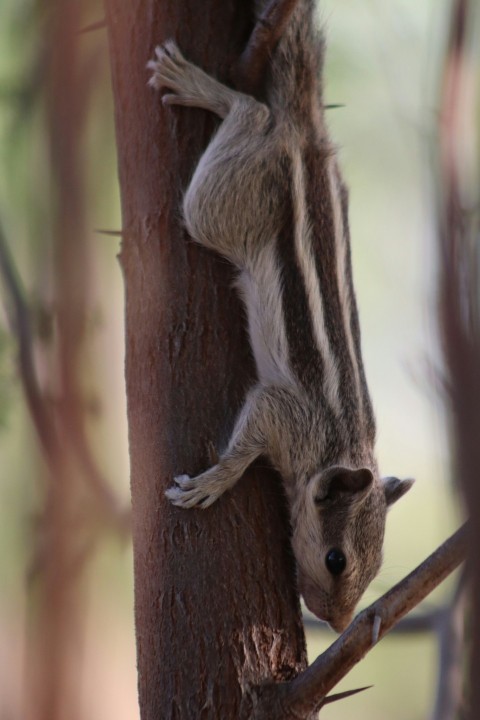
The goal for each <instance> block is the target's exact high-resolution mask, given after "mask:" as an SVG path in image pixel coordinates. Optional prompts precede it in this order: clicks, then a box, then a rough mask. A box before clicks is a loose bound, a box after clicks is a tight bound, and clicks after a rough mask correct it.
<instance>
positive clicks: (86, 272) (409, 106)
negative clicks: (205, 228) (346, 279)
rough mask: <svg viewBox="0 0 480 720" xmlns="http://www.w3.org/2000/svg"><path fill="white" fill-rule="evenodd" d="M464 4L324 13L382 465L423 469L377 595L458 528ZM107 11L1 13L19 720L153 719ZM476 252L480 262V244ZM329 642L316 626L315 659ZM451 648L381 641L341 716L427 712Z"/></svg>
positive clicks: (6, 392) (4, 588)
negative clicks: (441, 660) (449, 250)
mask: <svg viewBox="0 0 480 720" xmlns="http://www.w3.org/2000/svg"><path fill="white" fill-rule="evenodd" d="M452 5H453V6H455V5H456V3H451V2H447V1H446V0H445V1H442V2H441V3H437V2H434V1H433V0H430V2H426V3H424V4H419V3H414V2H411V1H409V0H396V2H392V3H389V4H388V8H387V7H386V6H385V5H384V4H382V3H379V2H374V1H373V0H372V1H371V2H369V3H365V4H363V5H362V6H361V7H357V6H355V7H353V3H344V4H343V6H342V7H340V6H338V3H337V4H335V3H333V2H331V1H330V0H329V2H325V3H321V18H322V20H326V21H327V24H328V25H329V27H330V30H329V52H328V64H327V101H328V102H331V103H345V104H346V108H345V109H337V110H332V111H331V113H332V114H331V127H332V131H333V135H334V138H336V139H337V140H338V141H339V142H340V143H341V145H342V146H343V150H342V156H343V162H344V166H345V169H346V173H345V174H346V176H347V180H348V182H349V185H350V186H351V190H352V208H351V225H352V229H353V254H354V272H355V275H356V286H357V292H358V295H359V302H360V308H361V315H362V321H363V322H362V328H363V337H364V345H365V350H366V352H365V355H366V360H367V374H368V377H369V380H370V385H371V388H372V391H373V395H374V400H375V404H376V406H377V414H378V417H379V425H380V432H381V434H380V439H379V451H380V457H381V460H382V465H387V468H385V469H387V470H388V468H391V469H392V472H395V473H396V474H399V475H401V474H405V475H408V474H417V476H418V478H419V480H420V484H421V486H420V488H419V489H418V490H417V491H416V499H414V498H410V499H409V500H408V503H407V504H406V506H405V508H402V509H401V510H399V511H398V516H393V515H392V517H391V518H390V527H389V530H388V542H387V557H386V563H385V571H384V574H383V576H381V577H380V578H379V579H378V581H377V582H376V584H374V586H373V588H372V589H371V591H370V592H369V595H368V598H371V597H372V596H373V595H376V594H379V592H381V591H382V583H383V589H385V587H388V586H389V585H391V584H392V582H393V581H394V579H396V578H398V577H400V576H402V575H403V574H404V573H405V570H406V568H408V567H410V566H411V565H413V564H414V563H415V562H416V561H418V560H420V559H421V558H422V557H423V556H424V555H425V554H426V552H427V551H428V550H429V549H431V548H432V547H433V545H434V544H435V543H436V542H437V541H438V540H440V539H442V538H443V537H445V536H446V534H447V533H446V529H447V527H448V528H451V527H453V526H454V525H455V524H456V510H455V509H454V508H453V500H452V497H451V495H450V492H449V490H448V484H447V483H446V482H445V478H447V476H448V469H446V468H447V465H448V452H447V451H446V449H445V442H444V435H443V428H442V421H441V420H438V416H437V418H436V417H435V414H434V410H435V409H436V410H438V409H439V408H438V405H440V404H441V403H439V402H438V399H435V398H438V393H437V389H438V383H437V382H436V378H437V377H438V373H437V366H438V364H439V362H440V361H439V360H438V352H437V349H436V341H435V337H434V336H435V330H434V327H435V324H436V319H435V317H436V315H435V306H434V304H433V302H432V297H433V283H432V281H433V280H434V277H435V274H434V272H433V267H434V265H435V262H434V260H433V256H434V250H433V247H434V243H432V242H431V241H432V239H433V238H434V237H435V235H436V230H437V229H438V225H437V219H438V212H437V211H438V209H437V208H436V207H435V204H434V203H433V202H432V194H433V192H432V188H433V186H432V185H431V184H430V182H431V180H430V178H431V177H432V173H433V174H434V175H435V173H436V172H437V170H438V167H437V168H435V167H434V166H433V164H432V162H431V160H432V148H434V147H435V142H436V137H437V127H438V111H439V109H440V106H441V102H442V100H441V97H442V96H441V93H440V92H439V91H438V86H439V84H440V83H439V78H443V77H444V70H445V68H444V56H445V43H446V39H445V38H446V37H447V35H448V27H449V25H450V22H451V17H452V16H451V8H452ZM103 14H104V11H103V7H102V6H101V5H100V4H99V3H96V2H93V1H92V2H91V3H84V4H83V6H82V8H81V9H80V8H79V7H78V6H77V4H76V3H71V2H62V1H61V0H50V2H47V0H43V2H42V1H40V0H31V1H30V2H24V1H23V0H3V3H2V5H1V6H0V102H1V104H0V152H1V162H0V254H1V258H2V260H1V262H2V267H3V280H2V298H3V300H4V311H3V314H1V315H0V425H1V429H0V433H1V434H0V468H1V477H0V568H1V576H0V593H1V595H0V633H1V635H2V638H3V648H2V649H1V650H0V663H1V666H0V718H2V719H3V718H5V719H7V718H17V717H20V716H22V717H28V718H37V717H38V718H45V719H46V718H49V719H51V720H54V719H55V718H60V717H64V716H67V715H68V717H78V718H82V717H89V718H96V717H99V718H100V717H110V716H112V715H113V714H114V713H115V715H116V716H117V718H118V717H123V716H124V717H127V716H128V717H129V718H131V717H132V714H133V713H135V712H137V711H136V709H135V684H136V679H135V661H134V657H133V652H132V648H133V630H132V610H131V600H130V596H131V589H130V588H131V573H130V570H129V567H130V562H131V560H130V550H129V545H128V543H129V510H128V506H129V501H128V491H127V483H128V480H127V478H128V470H127V460H126V458H127V450H126V446H127V434H126V423H125V416H126V413H125V402H124V386H123V380H122V377H123V368H122V366H123V337H122V331H121V327H122V323H123V308H122V289H121V278H120V272H119V268H118V265H117V263H116V262H115V255H116V253H117V252H118V245H119V244H118V239H117V233H118V234H120V230H121V221H120V219H119V207H118V195H117V185H116V161H115V149H114V147H115V144H114V131H113V121H112V118H113V109H112V101H111V92H110V79H109V73H110V69H109V64H108V52H107V38H106V33H105V30H104V29H102V28H98V29H97V30H92V31H90V32H84V33H81V32H80V30H81V29H82V28H88V26H90V25H91V24H92V23H96V22H97V21H99V20H100V21H101V20H102V18H103ZM478 32H479V30H478V10H477V9H476V8H473V9H472V10H471V15H470V16H469V22H468V27H467V47H468V62H467V70H466V72H467V75H468V76H469V77H470V80H471V85H470V89H469V90H468V92H467V94H466V95H464V96H463V101H464V102H463V103H462V110H463V115H462V118H463V120H462V125H461V134H462V138H463V143H462V148H461V152H462V153H463V154H464V155H463V157H465V158H468V168H471V169H469V173H470V175H468V177H467V178H466V182H468V184H469V187H476V188H477V191H476V195H475V193H472V194H473V195H474V199H473V200H472V201H471V203H472V206H471V207H470V208H468V209H469V211H470V214H469V219H470V220H471V225H470V226H469V227H471V228H474V230H473V231H472V232H471V234H470V235H469V237H470V240H469V242H470V246H471V247H475V243H478V216H477V214H476V213H477V212H478V208H476V207H475V204H476V203H477V202H478V176H477V175H476V172H477V171H476V168H478V147H477V145H476V144H475V131H476V127H475V122H476V123H477V125H478V83H479V74H478V71H476V68H478V66H479V63H478V50H477V47H478ZM475 41H476V42H475ZM419 68H420V71H419ZM475 91H476V92H477V95H476V98H477V99H476V100H475V94H474V93H475ZM474 118H476V120H475V119H474ZM435 176H438V174H437V175H435ZM475 183H476V184H475ZM437 190H438V188H437ZM475 223H477V224H475ZM99 230H105V231H107V232H108V233H110V234H105V233H100V232H98V231H99ZM471 257H473V258H476V259H475V260H472V262H474V263H477V260H478V251H477V255H473V256H471ZM477 287H478V286H477ZM477 300H478V296H477ZM429 302H430V303H431V307H429V305H428V303H429ZM419 308H420V310H419ZM405 365H407V369H406V368H405ZM432 368H433V370H432ZM425 387H427V392H426V393H425V389H424V388H425ZM432 396H433V400H432ZM429 403H430V404H429ZM435 404H436V405H437V407H436V408H435ZM440 410H441V408H440ZM432 426H433V430H432ZM474 427H476V426H474ZM430 480H431V482H430ZM422 481H425V482H423V483H422ZM412 495H413V493H412ZM426 509H428V513H427V511H426ZM426 514H428V517H426ZM449 592H451V590H450V589H448V591H447V594H448V593H449ZM444 597H445V591H443V593H440V595H437V597H436V601H437V602H440V600H441V598H444ZM430 609H431V607H430V606H427V609H426V614H427V616H429V617H431V613H430ZM328 641H329V640H328V639H327V640H324V639H323V637H322V638H321V639H320V640H319V639H318V633H317V631H316V630H315V631H313V632H312V634H311V641H310V642H311V649H312V650H311V652H312V655H313V656H315V654H317V651H318V646H319V643H324V644H325V645H326V644H327V643H328ZM435 653H436V650H435V645H434V638H433V637H432V636H431V634H430V635H429V636H428V637H427V638H425V636H419V635H415V636H414V638H413V639H408V641H407V640H405V639H403V638H402V639H395V638H391V639H388V640H386V641H384V642H383V643H382V646H381V647H379V648H378V649H377V650H376V651H375V653H373V654H372V655H371V656H369V658H367V660H366V661H365V663H362V665H361V667H359V668H358V674H357V675H355V674H352V676H351V677H350V678H349V681H348V686H350V687H352V686H355V685H356V684H360V685H362V684H371V683H374V684H375V686H376V687H375V690H370V691H369V693H365V694H364V697H360V696H359V698H358V699H357V698H355V699H352V700H350V701H345V703H340V704H339V705H338V706H332V707H331V708H328V709H326V710H325V712H324V714H325V716H326V717H328V714H329V713H330V716H331V717H337V718H340V717H343V716H344V717H349V716H352V715H353V713H355V716H356V717H359V718H360V717H369V718H372V717H379V718H382V717H386V716H388V717H389V718H395V717H398V718H405V717H418V718H420V717H425V715H426V713H428V712H429V709H430V708H431V707H432V703H433V700H432V698H433V696H434V682H435V674H436V660H435ZM419 657H422V658H423V659H422V661H421V662H420V661H419V660H418V658H419ZM412 658H414V659H415V662H412ZM420 664H421V668H419V667H418V666H419V665H420ZM385 668H387V669H388V672H386V671H385ZM355 673H357V671H355ZM407 687H409V688H410V692H409V697H406V692H405V689H406V688H407ZM362 713H363V714H362ZM436 717H440V715H438V716H436Z"/></svg>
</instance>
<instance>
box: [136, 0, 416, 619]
mask: <svg viewBox="0 0 480 720" xmlns="http://www.w3.org/2000/svg"><path fill="white" fill-rule="evenodd" d="M322 61H323V45H322V42H321V41H320V40H319V39H318V38H317V37H316V34H315V32H314V20H313V3H312V2H311V1H310V0H300V2H299V4H298V6H297V9H296V10H295V12H294V14H293V16H292V18H291V20H290V23H289V26H288V28H287V31H286V32H285V34H284V36H283V38H282V39H281V41H280V42H279V44H278V46H277V48H276V50H275V52H274V53H273V56H272V60H271V64H270V68H269V72H268V78H267V82H266V102H265V104H263V103H261V102H258V101H257V100H256V99H254V98H253V97H250V96H247V95H243V94H241V93H238V92H236V91H234V90H232V89H230V88H228V87H226V86H225V85H222V84H220V83H219V82H217V81H216V80H215V79H213V78H211V77H209V76H208V75H206V74H205V73H204V72H203V71H202V70H200V69H199V68H197V67H195V66H194V65H192V64H191V63H189V62H187V61H186V60H185V59H184V58H183V56H182V55H181V53H180V52H179V50H178V48H177V47H176V45H175V44H174V43H173V42H171V41H170V42H167V43H165V44H164V45H163V46H162V47H158V48H157V50H156V59H155V60H152V61H151V62H150V63H149V67H150V68H151V70H152V76H151V79H150V84H151V85H152V86H153V87H155V88H157V89H160V88H167V89H168V90H169V93H168V94H166V95H164V96H163V102H164V104H166V105H185V106H192V107H200V108H204V109H206V110H210V111H212V112H214V113H216V114H217V115H219V116H220V117H221V118H222V119H223V123H222V124H221V126H220V129H219V130H218V132H217V134H216V135H215V137H214V138H213V139H212V141H211V142H210V145H209V146H208V148H207V150H206V151H205V153H204V154H203V156H202V158H201V159H200V162H199V163H198V166H197V168H196V170H195V173H194V175H193V178H192V180H191V182H190V185H189V187H188V189H187V191H186V195H185V198H184V204H183V212H184V218H185V224H186V227H187V229H188V232H189V233H190V235H191V236H192V238H194V239H195V240H196V241H197V242H199V243H201V244H202V245H204V246H205V247H208V248H210V249H212V250H214V251H216V252H218V253H220V254H221V255H223V256H224V257H226V258H228V260H230V261H231V262H232V263H233V264H234V265H235V266H236V267H237V268H238V270H239V278H238V290H239V292H240V294H241V296H242V298H243V301H244V303H245V306H246V310H247V316H248V326H249V334H250V341H251V345H252V350H253V353H254V356H255V360H256V365H257V373H258V382H257V384H256V385H255V386H254V387H253V388H252V389H251V390H250V392H249V394H248V396H247V398H246V400H245V404H244V407H243V409H242V411H241V412H240V415H239V417H238V419H237V421H236V424H235V428H234V430H233V433H232V436H231V439H230V442H229V444H228V447H227V449H226V450H225V452H224V453H223V454H222V455H221V457H220V459H219V462H218V464H216V465H215V466H214V467H211V468H210V469H209V470H207V471H206V472H204V473H202V474H201V475H199V476H197V477H194V478H190V477H189V476H187V475H181V476H179V477H177V478H175V485H174V486H173V487H172V488H170V489H169V490H168V491H167V497H169V498H170V500H171V501H172V502H173V503H174V504H175V505H178V506H180V507H185V508H189V507H193V506H200V507H204V508H205V507H208V506H209V505H211V504H212V503H213V502H214V501H215V500H217V499H218V498H219V497H220V495H222V494H223V493H224V492H225V491H226V490H228V489H230V488H232V487H233V486H234V485H235V483H236V482H237V480H239V478H240V477H241V476H242V474H243V473H244V471H245V470H246V469H247V467H248V466H249V465H250V464H251V463H252V462H253V461H254V460H255V459H256V458H257V457H258V456H260V455H266V456H267V457H268V458H269V459H270V461H271V463H272V464H273V465H274V466H275V467H276V468H277V469H278V470H279V472H280V474H281V476H282V478H283V481H284V484H285V489H286V493H287V497H288V501H289V506H290V518H291V525H292V546H293V550H294V553H295V557H296V561H297V568H298V584H299V590H300V591H301V593H302V594H303V597H304V599H305V602H306V604H307V606H308V607H309V608H310V609H311V610H312V611H313V612H314V613H315V614H316V615H318V616H319V617H320V618H322V619H324V620H326V621H328V622H329V623H330V624H331V625H332V626H333V627H334V628H335V629H337V630H341V629H343V628H344V627H346V625H347V624H348V623H349V621H350V620H351V617H352V614H353V611H354V608H355V606H356V604H357V602H358V600H359V598H360V596H361V595H362V593H363V591H364V590H365V588H366V587H367V585H368V584H369V582H370V581H371V580H372V578H373V577H374V576H375V575H376V573H377V572H378V569H379V567H380V564H381V557H382V544H383V535H384V526H385V517H386V512H387V506H388V505H390V504H392V503H393V502H395V501H396V500H397V499H398V498H399V497H401V495H403V494H404V493H405V492H406V491H407V490H408V488H409V487H410V485H411V481H400V480H397V479H396V478H388V479H380V477H379V474H378V468H377V463H376V460H375V455H374V442H375V422H374V417H373V411H372V406H371V401H370V397H369V393H368V389H367V385H366V381H365V374H364V369H363V363H362V357H361V352H360V332H359V324H358V315H357V308H356V303H355V296H354V290H353V285H352V273H351V264H350V245H349V231H348V220H347V203H348V200H347V192H346V189H345V186H344V184H343V181H342V179H341V176H340V171H339V168H338V165H337V161H336V157H335V153H334V151H333V148H332V144H331V142H330V140H329V137H328V134H327V130H326V127H325V122H324V111H323V104H322V92H321V86H320V83H319V79H320V74H321V70H322ZM332 549H337V550H340V551H341V552H342V554H343V555H344V557H345V559H346V565H345V569H344V570H343V572H340V573H339V574H338V575H335V574H332V572H331V571H329V570H328V569H327V565H326V556H327V554H328V553H329V551H330V550H332Z"/></svg>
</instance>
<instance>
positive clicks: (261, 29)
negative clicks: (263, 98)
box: [232, 0, 298, 95]
mask: <svg viewBox="0 0 480 720" xmlns="http://www.w3.org/2000/svg"><path fill="white" fill-rule="evenodd" d="M297 4H298V0H270V2H269V3H268V4H267V6H266V8H265V10H264V11H263V13H262V14H261V16H260V17H259V19H258V20H257V23H256V25H255V27H254V29H253V32H252V34H251V35H250V39H249V41H248V43H247V46H246V48H245V50H244V51H243V53H242V54H241V56H240V59H239V61H238V63H237V64H236V65H235V67H234V68H233V70H232V77H233V80H234V82H235V85H236V87H237V88H238V89H239V90H243V92H248V93H251V94H253V95H254V94H255V92H256V91H257V90H258V88H259V86H260V85H261V83H262V80H263V76H264V73H265V69H266V66H267V63H268V59H269V57H270V54H271V52H272V50H273V49H274V47H275V45H276V43H277V42H278V41H279V39H280V38H281V36H282V34H283V32H284V30H285V28H286V26H287V23H288V21H289V19H290V17H291V15H292V13H293V11H294V10H295V8H296V6H297Z"/></svg>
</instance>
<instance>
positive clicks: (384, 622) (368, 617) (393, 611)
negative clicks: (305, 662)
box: [254, 525, 467, 720]
mask: <svg viewBox="0 0 480 720" xmlns="http://www.w3.org/2000/svg"><path fill="white" fill-rule="evenodd" d="M466 550H467V526H466V525H464V526H463V527H462V528H460V530H458V531H457V532H456V533H455V534H454V535H452V537H450V538H449V539H448V540H446V541H445V542H444V543H443V544H442V545H441V546H440V547H439V548H437V550H435V552H434V553H433V554H432V555H430V557H428V558H427V559H426V560H425V561H424V562H423V563H422V564H421V565H419V566H418V567H417V568H416V569H415V570H413V572H411V573H410V574H409V575H407V577H405V578H404V579H403V580H401V581H400V582H399V583H398V584H397V585H395V586H394V587H393V588H392V589H391V590H389V591H388V592H387V593H386V594H385V595H383V596H382V597H381V598H380V599H379V600H377V601H376V602H374V603H373V604H372V605H370V607H368V608H366V610H364V611H363V612H361V613H360V614H359V615H358V616H357V618H356V619H355V620H354V621H353V623H352V624H351V625H350V627H349V628H348V629H347V630H346V631H345V632H344V633H343V634H342V635H341V636H340V637H339V638H338V640H336V641H335V642H334V643H333V644H332V645H331V646H330V647H329V648H328V649H327V650H326V651H325V652H324V653H322V655H320V656H319V657H318V658H317V659H316V660H315V662H314V663H313V664H312V665H310V666H309V667H308V668H307V670H305V671H304V672H302V673H300V675H298V676H297V677H296V678H295V679H294V680H292V681H291V682H289V683H284V684H280V685H268V686H263V687H260V688H257V697H256V698H255V702H254V706H255V707H256V710H255V714H254V718H255V720H263V718H267V717H268V718H275V720H287V718H292V717H295V718H308V717H311V714H312V713H314V712H318V710H319V709H320V707H321V706H322V704H323V703H324V700H325V697H326V695H327V693H328V692H329V691H330V690H331V689H332V688H333V687H334V686H335V685H336V684H337V683H338V682H339V681H340V680H341V679H342V678H343V677H344V676H345V675H346V674H347V673H348V672H349V670H351V669H352V667H353V666H354V665H355V664H356V663H357V662H359V660H361V659H362V658H363V657H364V656H365V655H366V654H367V652H368V651H369V650H371V649H372V648H373V646H374V645H376V643H377V642H378V640H379V639H380V638H382V637H383V636H384V635H386V633H387V632H388V631H389V630H390V628H392V627H393V626H394V625H395V624H396V623H397V622H398V621H399V620H400V618H401V617H403V616H404V615H406V613H408V612H409V611H410V610H411V609H412V608H414V607H415V606H416V605H418V603H419V602H421V601H422V600H423V599H424V598H425V597H426V596H427V595H428V594H429V593H430V592H431V591H432V590H433V589H434V588H435V587H437V585H439V584H440V583H441V582H442V581H443V580H444V579H445V578H446V577H447V576H448V575H449V574H450V573H451V572H452V571H453V570H455V568H456V567H457V566H458V565H459V564H460V563H461V562H462V560H463V559H464V558H465V555H466Z"/></svg>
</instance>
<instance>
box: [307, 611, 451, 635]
mask: <svg viewBox="0 0 480 720" xmlns="http://www.w3.org/2000/svg"><path fill="white" fill-rule="evenodd" d="M448 610H449V607H439V608H435V609H433V610H427V611H425V612H416V613H414V614H412V615H409V616H408V617H405V618H402V620H400V622H399V623H398V625H395V627H393V628H392V629H391V631H390V633H389V634H390V635H418V634H422V633H431V632H437V631H438V628H439V625H440V624H441V623H442V621H443V618H444V616H445V613H446V612H448ZM303 624H304V626H305V627H307V628H311V629H312V630H314V631H315V632H322V633H328V634H329V635H332V634H333V632H332V630H330V629H329V628H328V626H327V625H326V624H325V623H323V622H322V621H321V620H316V619H315V618H310V617H308V618H304V619H303Z"/></svg>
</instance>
